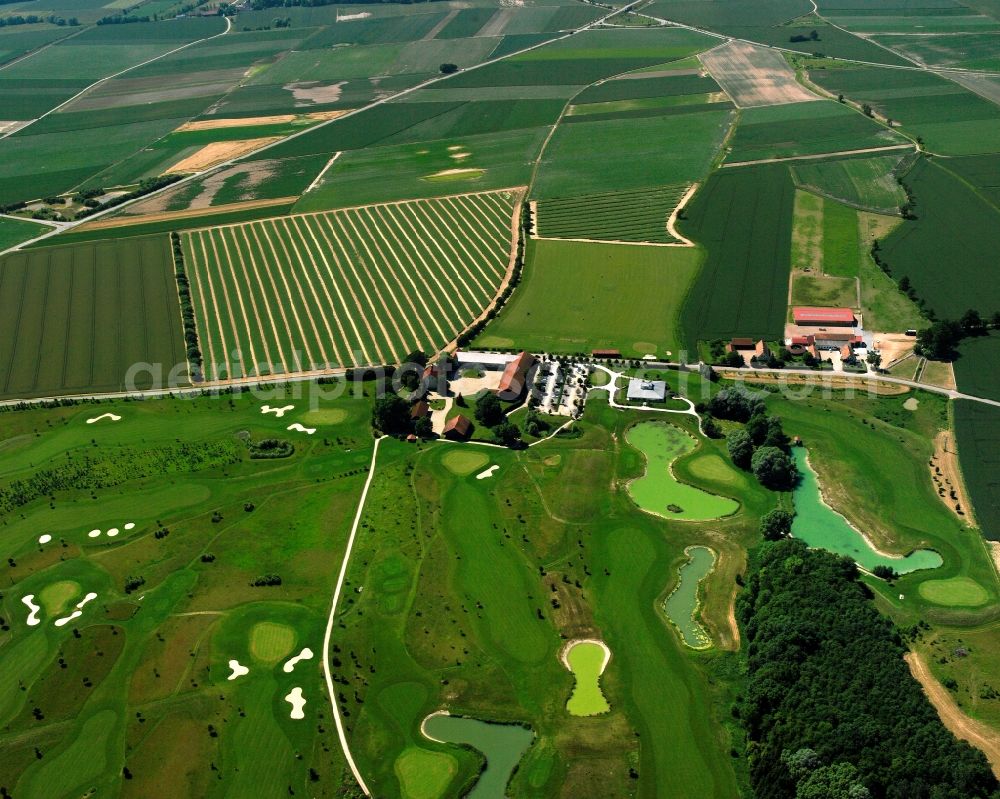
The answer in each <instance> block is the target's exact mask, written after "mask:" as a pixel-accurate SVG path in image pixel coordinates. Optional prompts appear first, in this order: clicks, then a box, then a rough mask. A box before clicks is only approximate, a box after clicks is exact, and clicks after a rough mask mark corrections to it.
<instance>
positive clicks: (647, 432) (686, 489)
mask: <svg viewBox="0 0 1000 799" xmlns="http://www.w3.org/2000/svg"><path fill="white" fill-rule="evenodd" d="M625 438H626V440H627V441H628V443H629V444H631V445H632V446H633V447H635V448H636V449H637V450H639V451H640V452H641V453H642V454H643V455H645V456H646V473H645V474H644V475H643V476H642V477H639V478H637V479H635V480H633V481H632V482H631V483H629V485H628V492H629V495H630V496H631V497H632V499H633V500H634V501H635V503H636V504H637V505H638V506H639V507H640V508H642V509H643V510H644V511H648V512H649V513H655V514H657V515H658V516H665V517H667V518H670V519H690V520H705V519H718V518H719V517H721V516H729V515H730V514H732V513H735V512H736V511H737V510H739V507H740V505H739V503H738V502H736V501H735V500H733V499H729V498H728V497H720V496H717V495H716V494H710V493H708V492H707V491H702V490H701V489H700V488H695V487H694V486H691V485H687V484H686V483H680V482H678V481H677V479H676V478H675V477H674V475H673V472H671V470H670V464H672V463H673V462H674V461H675V460H677V458H678V457H680V456H681V455H684V454H685V453H688V452H690V451H691V450H693V449H694V448H695V441H694V439H693V438H692V437H691V436H689V435H688V434H687V433H685V432H684V431H683V430H681V428H679V427H677V425H673V424H669V423H667V422H640V423H639V424H637V425H635V426H634V427H630V428H629V429H628V431H626V433H625Z"/></svg>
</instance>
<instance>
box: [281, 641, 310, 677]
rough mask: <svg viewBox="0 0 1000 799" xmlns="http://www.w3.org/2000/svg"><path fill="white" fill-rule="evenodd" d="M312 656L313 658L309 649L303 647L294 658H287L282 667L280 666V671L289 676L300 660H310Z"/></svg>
mask: <svg viewBox="0 0 1000 799" xmlns="http://www.w3.org/2000/svg"><path fill="white" fill-rule="evenodd" d="M312 656H313V651H312V650H311V649H310V648H309V647H303V649H302V651H301V652H299V654H297V655H296V656H295V657H293V658H289V659H288V662H287V663H286V664H285V665H284V666H282V667H281V669H282V671H284V672H285V674H291V672H292V671H293V670H294V668H295V666H296V664H297V663H298V662H299V661H300V660H312Z"/></svg>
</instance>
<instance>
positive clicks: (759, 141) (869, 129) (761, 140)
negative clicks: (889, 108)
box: [726, 101, 905, 162]
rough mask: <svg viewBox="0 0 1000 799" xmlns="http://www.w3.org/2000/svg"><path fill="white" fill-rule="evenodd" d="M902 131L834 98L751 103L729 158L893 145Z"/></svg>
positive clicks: (758, 158) (752, 158) (739, 159)
mask: <svg viewBox="0 0 1000 799" xmlns="http://www.w3.org/2000/svg"><path fill="white" fill-rule="evenodd" d="M904 141H905V140H904V139H903V137H902V136H900V135H899V134H897V133H894V132H893V131H891V130H888V129H887V128H884V127H882V126H880V125H878V124H877V123H875V122H873V121H872V120H870V119H868V118H867V117H865V116H864V115H863V114H861V113H859V112H857V111H855V110H853V109H851V108H849V107H847V106H845V105H842V104H840V103H836V102H833V101H825V102H807V103H793V104H791V105H774V106H763V107H760V108H748V109H745V110H744V111H743V112H742V114H741V116H740V123H739V125H738V126H737V128H736V135H735V136H734V137H733V139H732V142H731V145H732V149H731V150H730V152H729V155H728V156H727V159H726V160H727V161H730V162H743V161H761V160H764V159H768V158H787V157H790V156H797V155H817V154H821V153H838V152H845V151H848V150H860V149H867V148H870V147H888V146H891V145H896V144H900V143H903V142H904Z"/></svg>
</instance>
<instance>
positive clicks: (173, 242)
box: [170, 233, 204, 383]
mask: <svg viewBox="0 0 1000 799" xmlns="http://www.w3.org/2000/svg"><path fill="white" fill-rule="evenodd" d="M170 246H171V247H172V249H173V254H174V278H175V280H176V281H177V298H178V300H179V301H180V305H181V319H182V320H183V322H184V343H185V346H186V347H187V359H188V366H189V369H190V372H191V380H192V381H193V382H195V383H198V382H200V381H201V380H202V379H203V374H204V370H203V366H204V359H203V358H202V355H201V344H200V343H199V341H198V326H197V325H196V324H195V321H194V303H193V302H192V301H191V282H190V281H189V280H188V276H187V268H186V267H185V266H184V249H183V248H182V247H181V237H180V236H179V235H177V233H171V234H170Z"/></svg>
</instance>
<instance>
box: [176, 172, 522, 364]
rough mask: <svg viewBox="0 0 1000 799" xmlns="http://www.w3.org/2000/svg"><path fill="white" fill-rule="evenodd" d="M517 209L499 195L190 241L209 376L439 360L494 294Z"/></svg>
mask: <svg viewBox="0 0 1000 799" xmlns="http://www.w3.org/2000/svg"><path fill="white" fill-rule="evenodd" d="M518 202H519V196H518V195H517V194H516V193H515V192H512V191H504V192H493V193H489V194H476V195H463V196H457V197H448V198H443V199H439V200H429V201H419V202H407V203H399V204H391V205H374V206H365V207H361V208H354V209H349V210H342V211H336V212H331V213H320V214H309V215H301V216H291V217H282V218H278V219H271V220H265V221H261V222H250V223H247V224H244V225H230V226H225V227H217V228H208V229H206V230H199V231H194V232H191V233H186V234H184V237H183V243H184V257H185V262H186V268H187V272H188V277H189V279H190V280H191V291H192V301H193V304H194V312H195V318H196V320H197V324H198V330H199V334H200V341H201V348H202V351H203V353H204V356H205V359H206V363H207V364H208V366H206V370H205V371H206V376H207V377H208V378H209V379H213V378H226V377H232V376H239V375H262V374H282V373H288V372H312V371H326V370H329V369H335V368H339V367H350V366H359V365H369V364H372V365H378V364H385V363H401V362H402V360H403V358H404V356H405V355H406V354H407V353H409V352H412V351H413V350H415V349H422V350H424V351H426V352H436V351H437V350H439V349H441V348H443V347H444V346H445V345H447V344H448V343H449V342H451V341H452V340H454V339H455V337H456V336H457V335H458V334H459V333H460V332H461V331H462V330H463V329H464V328H465V327H466V326H468V325H469V324H470V323H471V322H472V321H474V320H475V319H476V318H477V317H478V316H479V315H480V314H481V313H483V312H484V311H485V310H486V308H487V307H488V306H489V305H490V303H491V302H492V301H493V299H494V297H495V296H496V294H497V293H498V291H499V288H500V286H501V283H502V282H503V280H504V278H505V275H506V273H507V270H508V265H509V261H510V253H511V246H512V242H511V226H512V222H513V218H514V214H515V209H516V207H517V205H518Z"/></svg>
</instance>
